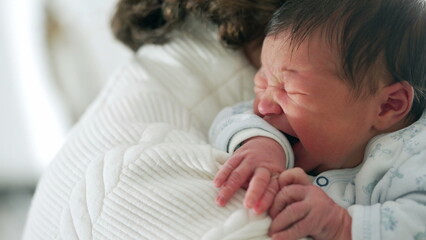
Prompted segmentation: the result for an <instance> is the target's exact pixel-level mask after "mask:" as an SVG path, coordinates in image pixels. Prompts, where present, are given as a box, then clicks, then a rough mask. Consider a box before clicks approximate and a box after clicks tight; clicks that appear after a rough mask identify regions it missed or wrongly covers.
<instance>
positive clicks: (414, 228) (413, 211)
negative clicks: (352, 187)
mask: <svg viewBox="0 0 426 240" xmlns="http://www.w3.org/2000/svg"><path fill="white" fill-rule="evenodd" d="M382 147H383V146H382ZM385 150H387V149H385ZM404 151H406V149H403V148H401V152H403V153H402V154H400V155H404ZM410 151H411V150H410ZM387 152H388V153H391V151H387ZM376 153H377V152H376ZM422 153H423V154H422ZM381 154H383V153H381ZM415 154H416V155H413V157H411V158H410V159H404V160H403V161H402V163H401V164H395V165H394V166H393V167H391V168H390V169H389V170H387V171H386V172H385V173H384V174H383V175H379V176H380V178H378V179H376V180H373V181H371V182H370V183H368V182H366V184H364V185H363V186H362V188H359V190H360V191H362V192H363V193H361V194H359V195H358V196H359V198H363V195H365V196H367V195H368V196H369V197H368V201H369V202H370V204H356V205H353V206H351V207H349V208H348V212H349V214H350V215H351V216H352V239H353V240H358V239H383V240H399V239H414V240H415V239H426V171H425V170H426V164H425V162H424V161H425V158H424V156H425V155H424V151H422V152H420V153H415ZM390 158H391V157H390ZM387 161H389V160H387ZM385 164H386V163H385V162H384V163H382V164H376V165H375V167H376V169H379V170H380V168H381V167H382V166H383V165H385ZM364 193H368V194H364ZM365 203H367V201H365ZM367 205H369V206H367Z"/></svg>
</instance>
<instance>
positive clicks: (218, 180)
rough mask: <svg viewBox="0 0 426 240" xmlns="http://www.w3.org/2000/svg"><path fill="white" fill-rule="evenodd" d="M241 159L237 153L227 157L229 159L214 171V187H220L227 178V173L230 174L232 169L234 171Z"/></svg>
mask: <svg viewBox="0 0 426 240" xmlns="http://www.w3.org/2000/svg"><path fill="white" fill-rule="evenodd" d="M242 160H243V158H242V157H239V156H238V155H234V156H232V157H231V158H229V160H228V161H226V162H225V164H224V165H223V166H222V167H221V168H220V169H219V171H218V172H217V173H216V176H215V177H214V179H213V184H214V185H215V186H216V187H222V185H223V184H224V183H225V182H226V180H227V179H228V177H229V175H231V173H232V171H234V170H235V169H236V168H237V167H238V166H239V165H240V163H241V161H242Z"/></svg>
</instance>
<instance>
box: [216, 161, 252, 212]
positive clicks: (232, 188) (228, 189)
mask: <svg viewBox="0 0 426 240" xmlns="http://www.w3.org/2000/svg"><path fill="white" fill-rule="evenodd" d="M250 176H251V170H250V169H247V168H244V167H238V168H237V169H235V170H234V171H232V173H231V174H230V175H229V177H228V179H227V180H226V182H225V183H224V184H223V185H222V187H221V188H220V190H219V193H218V195H217V197H216V203H217V204H218V205H219V206H224V205H225V204H226V203H227V202H228V201H229V199H231V197H232V196H233V195H234V194H235V192H236V191H238V189H240V188H241V187H242V186H243V185H244V183H245V182H247V181H248V179H249V178H250Z"/></svg>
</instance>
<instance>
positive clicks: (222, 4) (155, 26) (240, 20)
mask: <svg viewBox="0 0 426 240" xmlns="http://www.w3.org/2000/svg"><path fill="white" fill-rule="evenodd" d="M283 2H284V0H120V1H119V2H118V5H117V9H116V12H115V14H114V16H113V18H112V23H111V24H112V29H113V32H114V35H115V36H116V38H117V39H118V40H120V41H121V42H123V43H124V44H125V45H127V46H128V47H130V48H131V49H132V50H134V51H136V50H137V49H138V48H139V47H140V46H142V45H143V44H146V43H154V44H162V43H165V42H167V41H168V40H169V33H170V32H171V31H172V30H173V29H174V28H175V27H177V26H179V25H180V24H181V23H182V22H183V21H184V20H185V18H186V17H187V16H188V15H189V14H194V15H197V16H199V17H200V18H201V19H203V20H206V21H209V22H212V23H213V24H216V25H217V26H218V29H219V36H220V39H221V41H222V42H223V43H224V44H225V45H226V46H228V47H233V48H239V47H241V46H243V45H245V44H247V43H250V42H252V41H254V40H259V44H260V43H261V40H263V38H264V36H265V28H266V25H267V23H268V21H269V19H270V17H271V16H272V14H273V13H274V11H276V10H277V9H278V8H279V7H280V6H281V4H282V3H283Z"/></svg>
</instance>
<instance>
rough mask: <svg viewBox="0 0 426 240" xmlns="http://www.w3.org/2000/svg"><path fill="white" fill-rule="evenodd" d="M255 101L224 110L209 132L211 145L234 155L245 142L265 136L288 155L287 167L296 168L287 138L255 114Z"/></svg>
mask: <svg viewBox="0 0 426 240" xmlns="http://www.w3.org/2000/svg"><path fill="white" fill-rule="evenodd" d="M252 106H253V101H246V102H242V103H239V104H236V105H234V106H231V107H227V108H224V109H223V110H222V111H221V112H220V113H219V114H218V115H217V117H216V118H215V120H214V121H213V124H212V125H211V127H210V130H209V140H210V143H211V144H212V145H213V146H214V147H216V148H218V149H220V150H223V151H226V152H228V153H233V152H234V151H235V150H236V148H237V147H238V146H239V145H240V144H241V143H242V142H244V141H245V140H247V139H249V138H251V137H255V136H264V137H269V138H272V139H274V140H275V141H277V142H278V143H279V144H280V145H281V146H282V148H283V149H284V152H285V154H286V159H287V161H286V165H287V166H286V167H287V169H288V168H292V167H293V166H294V156H293V150H292V148H291V145H290V143H289V141H288V140H287V138H286V137H285V136H284V134H282V133H281V132H280V131H279V130H277V129H276V128H274V127H273V126H271V125H270V124H269V123H268V122H266V121H265V120H263V119H262V118H261V117H259V116H257V115H256V114H254V113H253V107H252Z"/></svg>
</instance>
